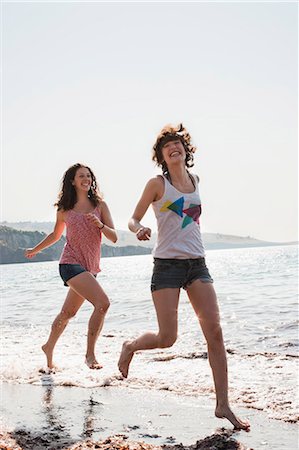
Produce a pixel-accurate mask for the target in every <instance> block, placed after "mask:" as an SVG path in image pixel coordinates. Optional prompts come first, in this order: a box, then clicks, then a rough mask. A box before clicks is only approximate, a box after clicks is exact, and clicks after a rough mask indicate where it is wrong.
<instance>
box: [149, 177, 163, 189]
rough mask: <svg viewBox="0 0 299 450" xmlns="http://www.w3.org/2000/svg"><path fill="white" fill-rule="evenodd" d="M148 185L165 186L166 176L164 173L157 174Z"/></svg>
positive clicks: (153, 186) (154, 186)
mask: <svg viewBox="0 0 299 450" xmlns="http://www.w3.org/2000/svg"><path fill="white" fill-rule="evenodd" d="M146 186H149V187H152V188H160V187H161V186H164V177H163V176H162V175H157V176H155V177H154V178H151V179H150V180H149V181H148V182H147V185H146Z"/></svg>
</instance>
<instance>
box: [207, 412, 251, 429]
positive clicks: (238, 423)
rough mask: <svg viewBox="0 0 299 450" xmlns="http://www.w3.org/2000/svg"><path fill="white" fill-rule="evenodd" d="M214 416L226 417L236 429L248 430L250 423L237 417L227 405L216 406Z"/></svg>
mask: <svg viewBox="0 0 299 450" xmlns="http://www.w3.org/2000/svg"><path fill="white" fill-rule="evenodd" d="M215 416H216V417H219V419H227V420H229V421H230V422H231V423H232V424H233V426H234V427H235V428H236V429H238V430H246V431H249V428H250V423H249V422H247V421H244V420H241V419H239V418H238V417H237V416H236V415H235V414H234V413H233V412H232V410H231V409H230V407H229V406H225V407H220V406H217V408H216V410H215Z"/></svg>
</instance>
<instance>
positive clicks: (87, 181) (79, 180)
mask: <svg viewBox="0 0 299 450" xmlns="http://www.w3.org/2000/svg"><path fill="white" fill-rule="evenodd" d="M72 185H73V186H74V188H75V189H76V190H83V191H85V192H88V191H89V189H90V188H91V185H92V176H91V173H90V171H89V170H88V169H87V167H79V169H78V170H77V171H76V174H75V176H74V179H73V181H72Z"/></svg>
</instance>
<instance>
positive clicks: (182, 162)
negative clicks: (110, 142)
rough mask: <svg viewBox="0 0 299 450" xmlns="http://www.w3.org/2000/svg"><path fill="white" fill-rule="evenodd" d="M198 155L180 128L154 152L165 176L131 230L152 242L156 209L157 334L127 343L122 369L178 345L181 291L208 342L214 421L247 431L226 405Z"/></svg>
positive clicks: (163, 135) (142, 203)
mask: <svg viewBox="0 0 299 450" xmlns="http://www.w3.org/2000/svg"><path fill="white" fill-rule="evenodd" d="M195 150H196V148H195V147H194V146H193V145H192V143H191V138H190V135H189V133H188V132H187V130H186V129H185V128H184V127H183V125H182V124H180V125H179V126H178V127H174V126H171V125H168V126H166V127H164V128H163V129H162V131H161V132H160V134H159V135H158V137H157V140H156V143H155V145H154V147H153V157H152V159H153V161H155V162H156V163H157V165H158V166H160V167H161V168H162V175H158V176H156V177H155V178H152V179H150V180H149V181H148V183H147V184H146V186H145V189H144V191H143V194H142V196H141V198H140V200H139V202H138V204H137V206H136V209H135V211H134V213H133V216H132V218H131V219H130V221H129V229H130V230H131V231H132V232H133V233H136V236H137V239H139V240H140V241H143V240H149V239H150V237H151V229H150V228H148V227H146V226H144V225H142V224H141V220H142V218H143V217H144V215H145V213H146V211H147V209H148V207H149V206H150V205H152V207H153V209H154V213H155V216H156V220H157V228H158V236H157V243H156V245H155V247H154V250H153V256H154V269H153V274H152V280H151V291H152V296H153V302H154V305H155V309H156V314H157V319H158V328H159V330H158V332H157V333H151V332H148V333H145V334H143V335H142V336H140V337H138V338H137V339H135V340H133V341H126V342H124V344H123V347H122V352H121V355H120V359H119V363H118V366H119V370H120V372H121V373H122V375H123V376H124V377H127V376H128V371H129V365H130V363H131V360H132V358H133V355H134V353H135V352H136V351H138V350H147V349H155V348H166V347H171V346H172V345H173V344H174V343H175V341H176V339H177V321H178V318H177V311H178V303H179V296H180V290H181V288H183V289H185V290H186V292H187V295H188V297H189V300H190V302H191V304H192V306H193V309H194V311H195V314H196V315H197V317H198V319H199V323H200V325H201V328H202V331H203V334H204V336H205V339H206V341H207V346H208V355H209V362H210V365H211V368H212V373H213V378H214V384H215V391H216V409H215V415H216V416H217V417H221V418H227V419H228V420H229V421H230V422H231V423H232V424H233V425H234V426H235V427H236V428H239V429H248V428H249V423H248V422H245V421H242V420H241V419H239V418H238V417H236V415H235V414H234V413H233V412H232V410H231V408H230V406H229V401H228V378H227V361H226V351H225V347H224V342H223V337H222V330H221V325H220V314H219V308H218V303H217V298H216V294H215V291H214V287H213V280H212V278H211V276H210V273H209V270H208V268H207V266H206V263H205V251H204V246H203V243H202V238H201V233H200V226H199V217H200V214H201V201H200V196H199V188H198V183H199V178H198V177H197V176H196V175H194V174H192V173H190V172H189V170H188V169H189V168H190V167H192V166H193V154H194V152H195Z"/></svg>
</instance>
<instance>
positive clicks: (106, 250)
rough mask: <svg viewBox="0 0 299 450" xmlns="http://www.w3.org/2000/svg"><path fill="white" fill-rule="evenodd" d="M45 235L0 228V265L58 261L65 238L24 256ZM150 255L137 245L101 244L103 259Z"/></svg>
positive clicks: (149, 250)
mask: <svg viewBox="0 0 299 450" xmlns="http://www.w3.org/2000/svg"><path fill="white" fill-rule="evenodd" d="M46 235H47V234H46V233H44V232H39V231H21V230H16V229H14V228H10V227H7V226H3V225H1V226H0V264H10V263H23V262H38V261H56V260H58V259H59V257H60V254H61V252H62V249H63V246H64V244H65V237H64V236H62V237H61V239H60V240H59V241H58V242H56V244H54V245H52V246H51V247H49V248H46V249H45V250H43V251H42V252H40V253H38V254H37V255H36V256H35V257H34V258H33V259H27V258H25V256H24V250H25V249H26V248H32V247H34V246H35V245H36V244H37V243H38V242H40V241H41V240H42V239H44V238H45V236H46ZM148 253H151V249H150V248H145V247H140V246H137V245H135V246H134V245H126V246H123V247H113V246H110V245H106V244H103V245H102V249H101V254H102V256H103V257H105V256H106V257H109V256H128V255H143V254H148Z"/></svg>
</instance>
